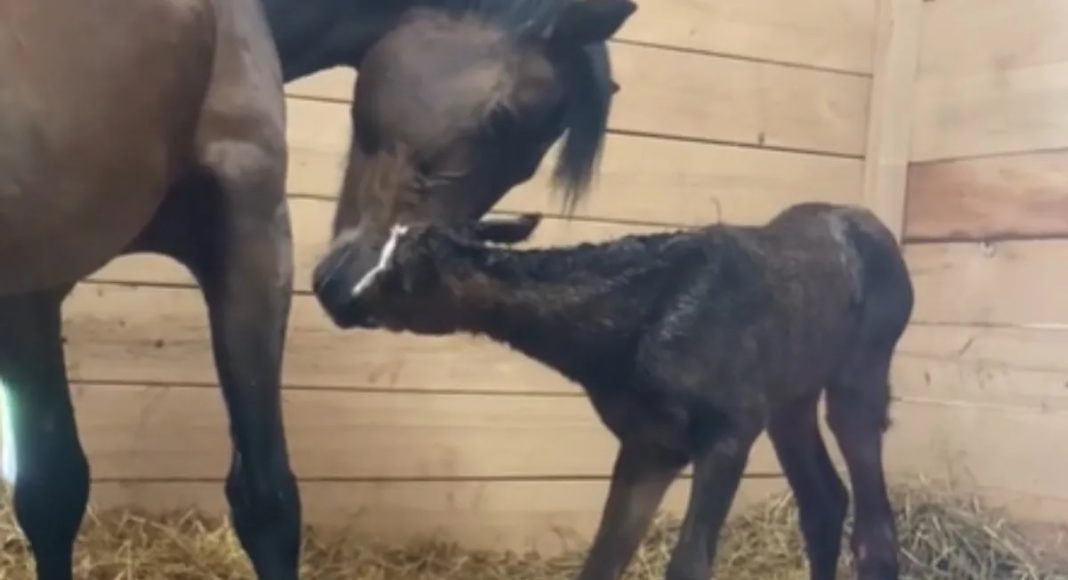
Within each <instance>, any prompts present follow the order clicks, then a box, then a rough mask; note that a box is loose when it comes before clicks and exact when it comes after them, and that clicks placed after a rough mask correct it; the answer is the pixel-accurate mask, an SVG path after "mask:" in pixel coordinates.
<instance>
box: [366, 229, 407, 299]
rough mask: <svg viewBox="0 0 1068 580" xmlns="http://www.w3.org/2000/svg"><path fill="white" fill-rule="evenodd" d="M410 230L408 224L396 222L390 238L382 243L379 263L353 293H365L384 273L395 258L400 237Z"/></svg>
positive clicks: (390, 231) (368, 272)
mask: <svg viewBox="0 0 1068 580" xmlns="http://www.w3.org/2000/svg"><path fill="white" fill-rule="evenodd" d="M407 232H408V226H402V225H400V224H395V225H394V226H393V227H392V228H390V230H389V239H387V240H386V243H385V244H383V245H382V253H380V254H379V255H378V263H376V264H375V267H374V268H371V269H370V270H368V271H367V273H366V274H364V275H363V278H360V281H359V282H357V283H356V285H355V286H353V287H352V295H353V296H354V297H355V296H359V295H360V294H363V292H364V291H365V290H367V289H368V288H370V287H371V284H373V283H374V281H375V280H376V279H377V278H378V277H379V276H381V275H382V273H383V272H385V271H386V270H388V269H389V261H390V260H391V259H392V258H393V252H395V251H397V242H398V241H400V237H401V236H403V235H404V234H406V233H407Z"/></svg>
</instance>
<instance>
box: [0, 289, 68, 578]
mask: <svg viewBox="0 0 1068 580" xmlns="http://www.w3.org/2000/svg"><path fill="white" fill-rule="evenodd" d="M64 295H65V291H56V292H41V293H35V294H27V295H22V296H11V297H4V298H0V377H3V382H4V385H5V387H6V392H7V394H8V401H9V404H10V406H11V409H10V411H11V412H9V414H8V416H9V417H11V418H12V422H13V423H14V424H13V425H12V427H13V429H12V434H13V436H14V437H13V439H14V443H15V469H16V474H14V475H15V514H16V517H17V518H18V522H19V526H20V527H21V528H22V531H23V533H25V534H26V538H27V539H28V540H29V542H30V546H31V549H32V551H33V556H34V559H35V561H36V562H37V577H38V578H40V579H41V580H67V579H69V578H71V567H72V562H71V552H72V549H73V544H74V538H75V536H76V535H77V534H78V528H79V527H80V525H81V521H82V516H83V515H84V514H85V505H86V503H87V502H88V499H89V465H88V463H87V462H86V459H85V453H84V452H83V451H82V447H81V444H80V443H79V442H78V432H77V428H76V426H75V422H74V409H73V408H72V407H71V400H70V389H69V387H68V385H67V374H66V369H65V368H64V363H63V342H62V338H61V315H60V305H61V303H62V300H63V296H64ZM5 446H6V442H5ZM8 475H12V474H8Z"/></svg>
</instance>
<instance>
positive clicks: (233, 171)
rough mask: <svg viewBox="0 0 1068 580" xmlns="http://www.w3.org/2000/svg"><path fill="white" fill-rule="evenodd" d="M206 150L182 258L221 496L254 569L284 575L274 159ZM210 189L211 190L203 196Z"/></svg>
mask: <svg viewBox="0 0 1068 580" xmlns="http://www.w3.org/2000/svg"><path fill="white" fill-rule="evenodd" d="M212 151H213V156H212V158H211V159H210V161H211V165H212V170H213V172H214V179H213V183H212V185H213V186H214V187H213V189H215V190H216V191H213V192H211V193H210V194H207V197H208V198H209V199H212V198H214V200H215V203H216V204H217V205H215V206H213V207H211V208H210V211H206V212H205V211H202V213H204V214H205V215H206V216H207V219H206V220H204V221H200V223H198V224H197V230H198V234H199V236H198V237H199V245H198V251H196V252H195V253H194V259H193V260H191V261H190V263H189V265H190V268H191V269H192V270H193V271H194V272H195V273H196V275H197V278H198V280H199V281H200V284H201V287H202V288H203V291H204V297H205V299H206V301H207V305H208V316H209V320H210V323H211V337H212V347H213V351H214V355H215V365H216V368H217V370H218V374H219V381H220V383H221V385H222V391H223V396H224V399H225V401H226V407H227V411H228V413H229V416H230V434H231V438H232V443H233V456H232V459H231V465H230V473H229V476H228V478H227V481H226V495H227V498H228V499H229V501H230V507H231V510H232V513H233V520H234V528H235V530H236V532H237V535H238V537H239V538H240V540H241V544H242V546H243V547H244V549H245V551H246V552H247V553H248V555H249V558H250V559H251V560H252V564H253V567H254V568H255V570H256V573H257V575H258V577H259V578H263V579H265V580H266V579H280V580H282V579H294V578H296V577H297V559H298V554H299V548H300V498H299V494H298V490H297V485H296V479H295V478H294V476H293V472H292V471H291V469H290V466H289V458H288V452H287V450H286V440H285V431H284V429H283V421H282V404H281V372H282V351H283V346H284V343H285V335H286V323H287V319H288V317H289V307H290V300H291V297H290V291H291V287H292V256H291V252H292V249H291V245H292V241H291V236H290V229H289V214H288V212H287V208H286V204H285V196H284V194H283V191H282V183H283V180H282V178H281V175H280V171H282V169H280V168H279V167H278V165H279V164H281V163H284V156H283V157H282V159H281V160H278V159H275V158H273V157H272V156H269V155H261V154H260V153H259V152H258V151H257V150H256V149H255V148H251V149H250V148H249V147H248V146H243V145H240V144H233V145H230V144H218V145H215V146H214V147H213V148H212ZM212 194H214V195H212Z"/></svg>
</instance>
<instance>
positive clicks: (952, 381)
mask: <svg viewBox="0 0 1068 580" xmlns="http://www.w3.org/2000/svg"><path fill="white" fill-rule="evenodd" d="M890 384H891V388H892V391H893V395H894V397H895V399H897V400H900V401H904V402H908V403H917V402H926V403H939V404H945V405H974V406H982V407H986V408H990V409H994V410H996V409H1003V410H1017V411H1032V412H1035V411H1038V412H1046V411H1058V412H1062V411H1068V372H1066V371H1064V370H1032V369H1026V368H1018V367H1013V366H1007V365H1001V364H992V363H988V362H980V361H966V360H946V359H936V358H925V357H915V356H909V355H904V354H900V355H898V356H897V357H895V359H894V364H893V368H892V371H891V373H890Z"/></svg>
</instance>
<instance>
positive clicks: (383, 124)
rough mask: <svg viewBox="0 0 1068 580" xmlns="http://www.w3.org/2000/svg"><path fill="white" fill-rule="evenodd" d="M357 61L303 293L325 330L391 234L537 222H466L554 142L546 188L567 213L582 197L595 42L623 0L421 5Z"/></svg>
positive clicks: (598, 46)
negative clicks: (322, 231)
mask: <svg viewBox="0 0 1068 580" xmlns="http://www.w3.org/2000/svg"><path fill="white" fill-rule="evenodd" d="M430 1H432V2H434V3H435V4H440V5H439V6H434V7H420V8H414V9H412V10H410V11H409V12H408V13H407V14H406V15H405V16H404V17H403V18H401V19H400V21H399V22H398V24H397V26H396V27H395V28H394V29H392V30H391V31H390V32H389V33H387V34H386V35H385V36H384V37H382V39H381V40H379V41H378V42H377V43H376V44H375V46H374V47H372V48H371V50H370V51H369V52H368V53H367V54H366V55H365V57H364V59H363V60H362V62H361V63H360V72H359V77H358V79H357V83H356V92H355V97H354V99H353V101H354V102H353V109H352V111H353V136H352V144H351V147H350V154H349V160H348V169H347V172H346V175H345V179H344V185H343V189H342V192H341V199H340V201H339V204H338V210H337V215H336V217H335V221H334V241H333V244H332V246H331V249H330V252H329V254H328V255H327V256H326V257H325V258H324V259H323V261H322V262H321V263H320V264H319V266H318V267H317V268H316V271H315V275H314V277H315V279H314V287H315V291H316V294H317V295H318V297H319V300H320V302H321V303H322V305H323V306H324V308H325V309H326V311H327V312H328V313H329V314H330V315H331V316H332V317H333V318H334V321H335V322H337V323H338V324H341V325H343V326H353V325H357V324H361V323H364V321H359V320H353V319H352V316H349V315H347V314H346V312H347V310H348V309H347V306H348V304H349V302H350V301H351V300H352V295H353V291H354V289H355V288H356V287H357V286H359V284H360V282H361V280H363V279H364V278H365V277H366V276H368V275H369V273H370V272H372V271H374V269H375V267H376V265H378V264H379V260H380V258H381V256H382V254H383V251H384V249H385V246H386V242H387V240H388V239H389V232H390V230H391V228H393V227H394V226H395V225H412V224H435V225H438V226H442V227H444V228H446V229H448V230H451V231H457V232H460V233H462V234H464V235H470V236H472V237H476V238H481V239H483V240H487V241H507V242H515V241H520V240H522V239H524V238H525V237H526V236H528V235H529V234H530V233H531V231H532V230H533V228H534V227H535V226H536V224H537V221H536V220H532V219H528V220H525V221H523V220H521V221H518V222H516V223H514V224H506V223H498V224H496V225H489V226H487V225H486V224H485V223H483V224H482V225H481V226H479V225H478V222H479V220H480V218H481V217H482V216H483V215H484V214H485V213H486V212H487V211H488V210H489V209H490V208H491V207H493V205H494V204H495V203H496V202H497V201H498V200H499V199H500V198H501V197H502V196H503V195H504V194H505V193H506V192H507V191H508V190H509V189H511V188H512V187H514V186H515V185H517V184H519V183H522V182H524V181H526V180H528V179H529V178H530V177H531V176H532V175H533V174H534V172H535V170H536V169H537V168H538V165H539V164H540V162H541V160H542V158H543V157H544V156H545V154H546V152H547V151H548V149H549V148H550V146H551V145H552V144H553V143H554V142H555V141H556V140H557V139H558V138H560V137H561V136H563V138H564V141H563V143H562V145H561V147H560V154H559V158H558V159H557V163H556V168H555V173H554V184H555V185H556V186H557V187H558V188H559V189H561V190H562V191H563V194H564V202H565V203H566V204H567V206H568V209H569V210H570V209H572V208H573V207H574V204H575V202H576V201H577V200H578V199H579V198H580V197H581V196H582V195H583V193H585V192H586V190H587V189H588V187H589V185H590V181H591V178H592V176H593V175H594V174H595V172H596V167H597V162H598V159H599V155H600V150H601V146H602V143H603V140H604V134H605V130H606V127H607V122H608V113H609V108H610V103H611V99H612V94H613V93H614V92H615V90H616V88H617V87H616V86H615V83H614V82H613V81H612V78H611V73H610V67H609V61H608V52H607V47H606V44H605V42H606V41H607V39H608V38H609V37H611V36H612V35H613V34H614V33H615V32H616V31H617V30H618V29H619V27H620V26H622V24H623V22H624V21H625V20H626V19H627V18H628V17H629V16H630V15H631V14H632V13H633V12H634V10H635V8H636V6H635V4H633V3H632V2H631V1H630V0H430Z"/></svg>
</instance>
